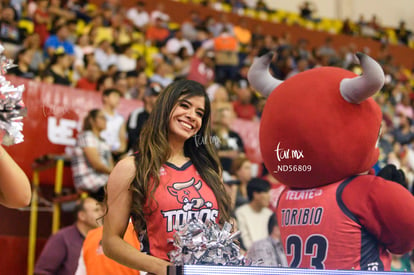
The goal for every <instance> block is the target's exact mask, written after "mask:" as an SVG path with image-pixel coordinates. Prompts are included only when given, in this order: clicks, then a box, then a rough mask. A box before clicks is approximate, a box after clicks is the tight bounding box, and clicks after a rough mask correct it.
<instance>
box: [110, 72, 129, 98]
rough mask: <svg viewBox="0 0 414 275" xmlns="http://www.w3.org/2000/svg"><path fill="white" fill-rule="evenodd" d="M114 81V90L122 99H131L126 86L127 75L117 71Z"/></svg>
mask: <svg viewBox="0 0 414 275" xmlns="http://www.w3.org/2000/svg"><path fill="white" fill-rule="evenodd" d="M114 81H115V85H114V87H116V89H117V90H118V91H119V92H120V93H121V97H122V98H126V99H131V97H130V95H129V94H128V92H129V88H130V87H129V86H128V79H127V74H126V73H125V72H120V71H117V72H116V73H115V75H114Z"/></svg>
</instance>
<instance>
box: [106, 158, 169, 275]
mask: <svg viewBox="0 0 414 275" xmlns="http://www.w3.org/2000/svg"><path fill="white" fill-rule="evenodd" d="M135 171H136V170H135V164H134V158H133V157H127V158H125V159H123V160H121V161H119V162H118V164H117V165H116V166H115V168H114V170H113V171H112V173H111V174H110V176H109V180H108V185H107V196H108V201H107V202H108V212H107V214H106V216H105V217H104V228H103V238H102V246H103V250H104V253H105V255H106V256H107V257H109V258H111V259H113V260H114V261H117V262H118V263H120V264H123V265H126V266H128V267H130V268H134V269H137V270H140V271H146V272H148V273H152V274H157V275H158V274H163V275H164V274H166V273H167V266H168V265H170V263H169V262H167V261H164V260H161V259H158V258H156V257H153V256H149V255H146V254H145V253H142V252H140V251H138V250H137V249H136V248H134V247H133V246H132V245H130V244H128V243H127V242H125V241H124V240H123V236H124V233H125V231H126V228H127V226H128V220H129V218H130V213H131V205H132V193H131V191H130V190H129V186H130V184H131V182H132V180H133V178H134V177H135V173H136V172H135Z"/></svg>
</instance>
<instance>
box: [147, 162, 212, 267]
mask: <svg viewBox="0 0 414 275" xmlns="http://www.w3.org/2000/svg"><path fill="white" fill-rule="evenodd" d="M154 199H155V201H156V202H155V201H154V200H151V204H150V205H147V207H150V209H152V210H153V211H152V213H151V214H150V215H146V217H145V221H146V225H147V236H148V242H149V253H150V254H151V255H153V256H155V257H158V258H161V259H164V260H168V256H167V253H168V252H169V251H171V250H172V249H173V248H174V247H173V245H172V244H171V243H168V242H167V240H168V239H172V238H173V235H174V232H175V229H176V228H177V226H179V225H182V224H185V223H186V222H187V221H189V220H190V219H191V218H193V217H195V218H199V219H201V220H203V221H206V220H207V219H209V220H213V221H215V222H218V217H219V211H218V205H217V201H216V197H215V195H214V193H213V191H212V190H211V189H210V187H209V186H208V185H207V184H206V183H205V182H204V180H203V179H202V178H201V177H200V175H199V174H198V172H197V170H196V169H195V167H194V165H193V164H192V163H191V161H189V162H187V163H186V164H184V165H183V166H182V167H176V166H175V165H173V164H171V163H166V164H165V165H163V166H162V167H161V169H160V184H159V186H158V188H157V189H156V190H155V193H154Z"/></svg>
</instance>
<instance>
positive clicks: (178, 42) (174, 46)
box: [165, 29, 194, 56]
mask: <svg viewBox="0 0 414 275" xmlns="http://www.w3.org/2000/svg"><path fill="white" fill-rule="evenodd" d="M165 46H166V50H167V52H168V53H170V54H178V51H179V50H180V49H181V48H182V47H184V48H186V49H187V53H188V54H189V55H190V56H192V55H193V54H194V49H193V45H191V42H190V40H188V39H186V38H184V37H183V32H182V31H181V30H180V29H178V30H176V32H175V33H174V36H173V37H171V38H169V39H168V40H167V44H166V45H165Z"/></svg>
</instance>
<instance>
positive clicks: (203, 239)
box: [168, 218, 258, 266]
mask: <svg viewBox="0 0 414 275" xmlns="http://www.w3.org/2000/svg"><path fill="white" fill-rule="evenodd" d="M231 229H232V226H231V224H229V223H227V222H226V223H225V224H224V226H223V228H221V229H220V227H219V226H218V225H217V224H216V223H214V222H213V221H210V220H207V221H206V223H204V222H203V221H201V220H200V219H195V218H194V219H191V220H190V221H189V222H188V223H186V224H183V225H181V226H179V227H178V228H177V231H176V232H175V233H174V239H169V240H168V241H169V242H171V243H173V245H174V247H175V249H174V250H172V251H170V252H169V257H170V261H171V262H172V263H174V264H175V265H194V264H197V265H228V266H247V265H257V264H258V263H253V262H252V261H250V260H249V259H247V258H245V257H244V256H243V255H241V254H240V248H239V246H238V245H237V244H235V243H234V240H235V239H236V238H237V237H238V236H239V235H240V231H237V232H235V233H231Z"/></svg>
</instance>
